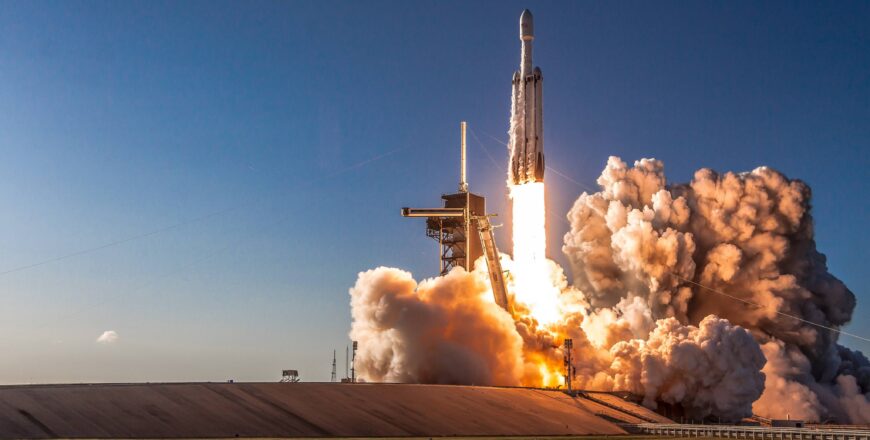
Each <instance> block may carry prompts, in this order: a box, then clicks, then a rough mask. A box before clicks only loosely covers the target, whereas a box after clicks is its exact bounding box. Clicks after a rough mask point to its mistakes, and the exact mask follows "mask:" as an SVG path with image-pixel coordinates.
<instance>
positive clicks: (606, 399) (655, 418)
mask: <svg viewBox="0 0 870 440" xmlns="http://www.w3.org/2000/svg"><path fill="white" fill-rule="evenodd" d="M585 394H586V396H588V397H589V398H590V399H591V400H593V401H595V402H596V403H600V404H603V405H607V406H610V407H612V408H617V409H619V410H620V411H623V412H627V413H629V414H633V415H634V416H635V417H638V418H641V419H644V420H645V421H647V422H650V423H674V422H673V421H672V420H671V419H669V418H667V417H665V416H663V415H661V414H658V413H656V412H655V411H653V410H651V409H649V408H646V407H644V406H641V405H638V404H636V403H633V402H629V401H627V400H625V399H623V398H621V397H619V396H615V395H613V394H610V393H604V392H594V391H587V392H585ZM629 423H631V422H629Z"/></svg>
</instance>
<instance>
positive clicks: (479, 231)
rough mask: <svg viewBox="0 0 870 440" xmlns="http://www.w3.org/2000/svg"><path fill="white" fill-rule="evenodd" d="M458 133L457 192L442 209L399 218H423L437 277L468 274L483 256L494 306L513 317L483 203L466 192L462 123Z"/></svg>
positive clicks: (407, 210)
mask: <svg viewBox="0 0 870 440" xmlns="http://www.w3.org/2000/svg"><path fill="white" fill-rule="evenodd" d="M460 129H461V141H460V145H461V154H460V164H461V166H460V172H459V192H457V193H453V194H444V195H442V196H441V199H442V200H443V201H444V207H443V208H402V216H404V217H424V218H426V235H427V236H428V237H431V238H434V239H435V240H438V254H439V260H440V262H441V275H446V274H447V273H448V272H450V271H451V270H452V269H453V268H454V267H457V266H462V267H464V268H465V270H467V271H471V270H472V269H474V267H473V265H474V262H475V261H476V260H477V259H478V258H480V257H481V256H485V257H486V267H487V271H488V272H489V279H490V283H491V285H492V293H493V296H494V297H495V302H496V304H498V305H499V306H501V307H502V308H504V309H505V310H507V311H508V312H509V313H511V314H513V311H512V308H511V306H510V303H509V302H508V297H507V288H506V287H505V282H504V273H503V272H502V269H501V261H499V257H498V248H497V247H496V244H495V234H494V233H493V226H492V225H491V224H490V222H489V216H488V215H487V214H486V199H485V198H484V197H483V196H479V195H477V194H473V193H471V192H469V191H468V181H467V180H466V177H465V168H466V167H465V162H466V161H465V129H466V124H465V122H462V123H460Z"/></svg>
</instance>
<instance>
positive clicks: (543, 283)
mask: <svg viewBox="0 0 870 440" xmlns="http://www.w3.org/2000/svg"><path fill="white" fill-rule="evenodd" d="M510 194H511V199H513V245H514V249H513V251H514V252H513V254H514V255H513V256H514V265H513V279H514V295H515V299H516V300H517V301H520V302H523V303H525V304H526V305H527V306H528V307H529V310H530V312H531V315H532V317H533V318H535V319H536V320H537V321H538V322H539V323H541V324H544V325H546V324H550V323H553V322H556V321H557V320H558V319H559V316H560V313H559V289H558V288H557V287H556V286H555V285H554V283H553V280H552V279H551V273H550V266H549V264H548V263H547V256H546V254H547V230H546V225H545V219H546V210H545V208H544V183H543V182H531V183H525V184H522V185H513V186H511V188H510Z"/></svg>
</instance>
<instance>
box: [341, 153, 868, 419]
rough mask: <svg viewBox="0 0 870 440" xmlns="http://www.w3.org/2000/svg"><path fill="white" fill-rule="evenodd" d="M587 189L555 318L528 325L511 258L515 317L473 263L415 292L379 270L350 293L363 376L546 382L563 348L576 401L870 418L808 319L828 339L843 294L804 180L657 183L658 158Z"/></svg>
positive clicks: (690, 412) (847, 305) (772, 175)
mask: <svg viewBox="0 0 870 440" xmlns="http://www.w3.org/2000/svg"><path fill="white" fill-rule="evenodd" d="M598 184H599V185H600V186H601V191H599V192H597V193H594V194H586V193H584V194H582V195H580V197H579V198H578V199H577V201H576V202H575V204H574V206H573V207H572V209H571V211H570V212H569V214H568V219H569V221H570V223H571V229H570V231H569V232H568V233H567V234H566V235H565V239H564V246H563V249H562V250H563V252H564V253H565V254H566V255H567V257H568V259H569V261H570V263H571V269H572V271H571V272H572V274H573V280H572V281H573V282H572V283H569V282H568V280H567V279H566V276H565V275H564V272H563V270H562V268H561V267H559V266H558V265H557V264H555V263H554V262H552V261H549V260H547V265H548V269H547V270H549V279H548V280H547V281H546V282H547V286H546V287H547V288H546V289H543V291H553V292H556V293H555V294H556V295H557V298H556V302H557V303H558V306H557V307H558V317H559V319H557V320H555V321H550V320H547V321H548V323H543V321H540V320H539V319H536V318H535V304H527V303H526V302H524V301H523V300H522V299H523V297H524V294H517V285H516V283H515V280H514V279H513V277H512V276H511V275H510V274H512V273H514V272H516V270H514V269H516V268H515V267H514V266H513V265H514V264H515V262H514V261H512V260H511V258H510V257H508V256H507V255H502V264H503V267H504V268H505V269H506V270H507V271H509V275H508V280H507V281H508V290H509V292H510V293H511V295H512V296H513V301H514V302H515V305H516V309H517V316H516V320H515V319H514V318H512V317H511V316H510V315H509V314H508V313H507V312H505V311H504V310H502V309H501V308H500V307H498V306H497V305H496V304H495V303H494V302H493V300H492V293H491V291H490V287H489V282H488V277H487V275H486V268H485V263H484V261H482V260H481V261H478V263H477V265H476V267H475V270H474V271H473V272H470V273H469V272H466V271H464V270H462V269H457V270H454V271H453V272H451V273H450V274H449V275H448V276H445V277H441V278H435V279H429V280H425V281H422V282H420V283H419V284H418V283H417V282H416V281H414V279H413V277H412V275H411V274H410V273H408V272H405V271H401V270H399V269H390V268H378V269H375V270H371V271H368V272H364V273H361V274H360V276H359V279H358V280H357V283H356V285H355V286H354V287H353V288H352V289H351V291H350V293H351V306H352V314H353V320H354V321H353V326H352V330H351V337H352V338H353V339H355V340H359V341H360V351H359V353H358V357H357V362H358V363H357V368H358V371H359V373H360V375H361V376H362V377H364V378H365V379H367V380H373V381H398V382H425V383H457V384H472V383H473V384H494V385H526V386H558V385H561V384H562V383H563V380H562V377H561V374H562V373H563V370H562V352H561V350H560V349H559V348H558V347H559V346H560V345H561V342H562V340H563V339H564V338H569V337H570V338H573V340H574V359H575V367H576V369H577V376H576V378H575V383H574V386H575V387H578V388H585V389H591V390H625V391H631V392H633V393H635V394H637V395H640V396H642V397H643V399H644V404H646V405H648V406H650V407H654V406H655V405H656V404H657V402H665V403H669V404H674V405H678V406H681V407H683V409H684V410H685V412H686V414H687V416H689V417H694V418H701V417H721V418H722V419H729V420H735V419H739V418H741V417H744V416H748V415H750V414H751V413H752V412H754V413H756V414H758V415H761V416H767V417H774V418H785V417H786V415H787V414H788V415H790V416H791V417H792V418H802V419H807V420H827V419H829V418H834V419H836V420H838V421H841V422H852V423H870V362H868V360H867V358H866V357H864V355H862V354H861V353H859V352H855V351H851V350H849V349H847V348H845V347H842V346H840V345H838V344H837V337H838V334H837V333H836V332H834V331H831V330H828V329H825V328H823V327H818V326H814V325H811V324H809V323H807V322H805V321H809V322H812V323H816V324H819V325H821V326H824V327H830V328H838V327H840V326H842V325H844V324H845V323H847V322H848V321H849V319H850V318H851V315H852V311H853V309H854V306H855V297H854V295H853V294H852V292H850V291H849V290H848V288H846V286H845V285H844V284H843V283H842V282H840V281H839V280H838V279H837V278H836V277H834V276H833V275H831V274H830V273H829V272H828V270H827V267H826V264H825V257H824V255H822V254H820V253H819V252H818V251H816V247H815V242H814V240H813V222H812V217H811V216H810V204H809V202H810V190H809V188H808V187H807V186H806V185H805V184H804V183H802V182H800V181H797V180H789V179H787V178H786V177H785V176H783V175H782V174H780V173H778V172H776V171H774V170H772V169H769V168H765V167H762V168H757V169H755V170H753V171H751V172H748V173H740V174H735V173H725V174H717V173H716V172H714V171H711V170H707V169H702V170H699V171H698V172H696V173H695V176H694V178H693V179H692V181H691V182H690V183H688V184H676V185H668V184H667V182H666V180H665V175H664V166H663V164H662V163H661V162H660V161H657V160H653V159H643V160H640V161H638V162H636V163H635V164H634V166H633V167H632V166H629V165H627V164H626V163H624V162H623V161H621V160H620V159H618V158H615V157H611V158H610V160H609V161H608V163H607V165H606V167H605V169H604V171H603V172H602V174H601V176H600V177H599V179H598ZM701 285H702V286H705V287H708V288H710V289H714V290H715V291H716V292H718V293H716V292H714V291H712V290H708V289H705V288H702V287H700V286H701ZM526 296H527V294H526ZM545 302H546V301H545ZM783 314H785V315H783ZM787 315H790V316H795V317H799V318H801V319H803V320H805V321H801V320H798V319H795V318H793V317H790V316H787Z"/></svg>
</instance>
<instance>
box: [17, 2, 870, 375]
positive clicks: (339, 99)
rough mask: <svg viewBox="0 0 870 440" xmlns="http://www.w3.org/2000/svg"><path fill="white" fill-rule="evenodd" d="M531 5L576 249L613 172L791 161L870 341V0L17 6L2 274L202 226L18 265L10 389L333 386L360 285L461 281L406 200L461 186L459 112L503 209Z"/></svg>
mask: <svg viewBox="0 0 870 440" xmlns="http://www.w3.org/2000/svg"><path fill="white" fill-rule="evenodd" d="M525 7H528V8H531V9H532V11H533V13H534V15H535V27H536V36H537V39H536V42H535V62H536V64H537V65H540V66H541V68H542V69H543V71H544V75H545V88H544V99H545V109H544V114H545V116H544V117H545V133H546V139H547V146H546V148H547V163H548V165H552V166H554V167H557V168H558V171H560V172H562V173H564V174H566V175H567V176H569V177H570V178H571V179H572V180H574V181H576V182H577V183H574V182H571V181H569V180H568V179H564V178H561V177H559V176H554V175H553V174H552V173H550V174H549V175H548V192H549V194H548V197H549V200H548V203H549V204H550V209H549V213H548V222H549V225H550V233H549V248H550V250H551V254H552V256H553V257H554V258H556V259H557V260H559V261H563V262H564V259H563V258H562V257H561V255H560V252H559V251H558V249H559V246H560V241H561V237H562V235H563V234H564V232H565V230H566V228H567V223H566V222H565V221H564V220H563V217H564V213H565V212H567V209H568V208H569V207H570V204H571V202H572V201H573V200H574V199H575V198H576V197H577V195H579V194H580V192H582V191H583V190H584V187H592V185H593V184H594V181H595V178H596V177H597V176H598V174H599V172H600V170H601V168H602V167H603V165H604V163H605V161H606V159H607V156H609V155H618V156H621V157H622V158H623V159H625V160H628V161H633V160H636V159H639V158H642V157H656V158H659V159H662V160H663V161H664V162H665V166H666V172H667V175H668V178H669V180H670V181H672V182H677V181H687V180H688V179H690V178H691V175H692V173H693V172H694V170H696V169H698V168H701V167H710V168H713V169H716V170H719V171H727V170H734V171H745V170H751V169H752V168H755V167H757V166H759V165H768V166H771V167H774V168H776V169H779V170H780V171H782V172H784V173H785V174H787V175H788V176H789V177H793V178H800V179H803V180H805V181H806V182H808V183H809V184H810V185H811V186H812V188H813V197H814V199H813V208H814V214H813V215H814V217H815V219H816V232H817V242H818V247H819V249H820V250H821V251H822V252H823V253H825V254H826V255H827V256H828V264H829V266H830V268H831V271H832V272H833V273H834V274H835V275H837V276H838V277H840V278H841V279H843V280H844V281H845V282H846V283H847V285H849V286H850V288H851V289H852V290H853V291H854V292H855V294H856V295H857V296H858V298H859V299H858V303H859V306H858V309H857V310H856V313H855V315H854V318H855V319H856V321H857V322H855V323H853V324H852V325H850V326H849V327H848V330H849V331H852V332H854V333H858V334H861V335H865V336H866V335H868V334H870V322H868V320H867V319H866V317H867V316H870V304H868V303H870V294H868V293H867V290H868V287H870V276H868V271H867V270H866V269H865V267H866V261H867V259H868V252H867V249H868V248H870V238H868V234H867V232H866V227H867V220H868V218H870V217H868V195H867V194H868V191H870V188H868V184H867V171H866V170H867V168H868V166H870V160H868V151H870V28H868V26H867V23H868V22H870V4H868V3H867V2H830V3H817V2H764V3H755V2H742V1H738V2H704V1H699V2H594V3H593V2H531V1H527V2H514V1H505V2H472V3H465V2H449V1H439V2H365V3H364V2H292V3H291V2H195V1H191V2H73V1H69V2H17V1H4V2H0V157H2V160H0V176H2V178H0V204H2V206H3V210H2V212H3V213H2V214H0V250H2V251H0V272H6V271H9V270H11V269H15V268H19V267H22V266H26V265H29V264H31V263H35V262H40V261H45V260H47V259H51V258H53V257H57V256H61V255H66V254H69V253H73V252H76V251H80V250H83V249H90V248H93V247H95V246H99V245H102V244H104V243H110V242H114V241H117V240H120V239H124V238H126V237H132V236H137V235H140V234H143V233H148V232H150V231H155V230H158V229H161V228H165V227H169V226H173V225H176V226H175V227H171V228H169V229H167V230H164V231H161V232H159V233H155V234H153V235H149V236H147V237H142V238H140V239H137V240H132V241H129V242H126V243H123V244H119V245H117V246H112V247H107V248H105V249H101V250H98V251H95V252H91V253H87V254H84V255H79V256H75V257H72V258H67V259H64V260H61V261H57V262H52V263H48V264H43V265H39V266H36V267H32V268H28V269H23V270H17V271H14V272H10V273H4V274H2V275H0V298H2V304H3V307H2V308H0V350H2V351H3V352H4V354H5V355H4V356H2V357H0V382H2V383H20V382H54V381H118V380H133V381H144V380H152V381H157V380H225V379H230V378H233V379H236V380H277V378H278V376H279V374H280V370H281V369H283V368H296V369H299V370H300V373H301V375H302V377H303V379H305V380H328V379H329V373H330V363H331V358H332V350H333V349H337V350H338V351H339V364H342V363H343V350H344V347H345V345H346V344H347V337H346V334H347V330H348V328H349V322H350V319H349V307H348V295H347V289H348V288H349V287H350V286H351V285H352V284H353V282H354V280H355V278H356V274H357V273H358V272H359V271H362V270H366V269H369V268H373V267H376V266H378V265H390V266H397V267H402V268H406V269H408V270H411V271H412V272H414V273H415V275H417V276H418V277H421V276H431V275H434V274H435V273H436V272H437V260H436V253H435V249H434V247H433V246H434V244H433V242H431V241H430V240H428V239H427V238H425V237H424V235H423V225H422V224H421V223H420V222H415V221H411V220H407V219H403V218H401V217H400V216H399V208H400V207H401V206H409V205H411V206H426V205H435V204H437V202H438V196H439V195H440V194H441V193H444V192H450V191H453V190H454V189H455V187H456V181H457V174H458V170H457V165H456V162H457V161H456V159H457V140H458V123H459V121H460V120H467V121H468V122H469V124H470V126H471V128H472V130H473V132H474V134H476V135H477V137H478V138H479V139H480V141H481V142H480V143H478V142H477V141H476V140H475V138H474V137H470V138H469V145H470V147H469V148H470V151H469V166H470V181H471V186H472V189H473V190H475V191H477V192H480V193H483V194H485V195H486V196H488V203H489V209H490V210H491V211H494V212H499V213H504V208H505V202H506V196H505V194H504V187H503V185H504V180H505V176H504V171H503V169H502V168H500V167H504V166H505V162H506V151H505V149H504V147H503V146H501V145H499V143H498V142H497V141H496V140H494V139H493V137H494V138H496V139H500V140H504V139H505V138H506V134H505V133H506V130H507V124H508V115H509V111H510V108H509V107H510V78H511V74H512V72H513V70H514V69H515V68H516V65H517V64H518V62H519V51H518V48H519V41H518V40H517V18H518V16H519V13H520V12H521V11H522V9H523V8H525ZM481 144H482V145H481ZM484 148H486V150H484ZM487 153H489V154H490V155H491V156H492V157H493V158H494V159H495V160H494V161H493V160H491V159H490V157H489V156H488V155H487ZM578 183H579V185H578ZM499 233H500V234H503V233H504V232H503V231H500V232H499ZM499 239H500V241H501V242H502V243H507V237H506V236H504V235H500V236H499ZM109 329H112V330H115V331H117V332H118V334H119V336H120V338H119V340H118V341H117V342H116V343H114V344H110V345H101V344H96V343H95V342H94V341H95V339H96V338H97V336H99V335H100V334H101V333H102V332H103V331H105V330H109ZM842 342H844V343H846V344H847V345H849V346H852V347H855V348H859V349H862V350H863V351H865V352H867V351H870V347H868V346H867V345H866V343H861V342H859V341H855V340H849V339H843V340H842ZM862 344H863V345H862ZM340 370H342V371H339V375H341V374H343V366H342V367H341V368H340Z"/></svg>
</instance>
